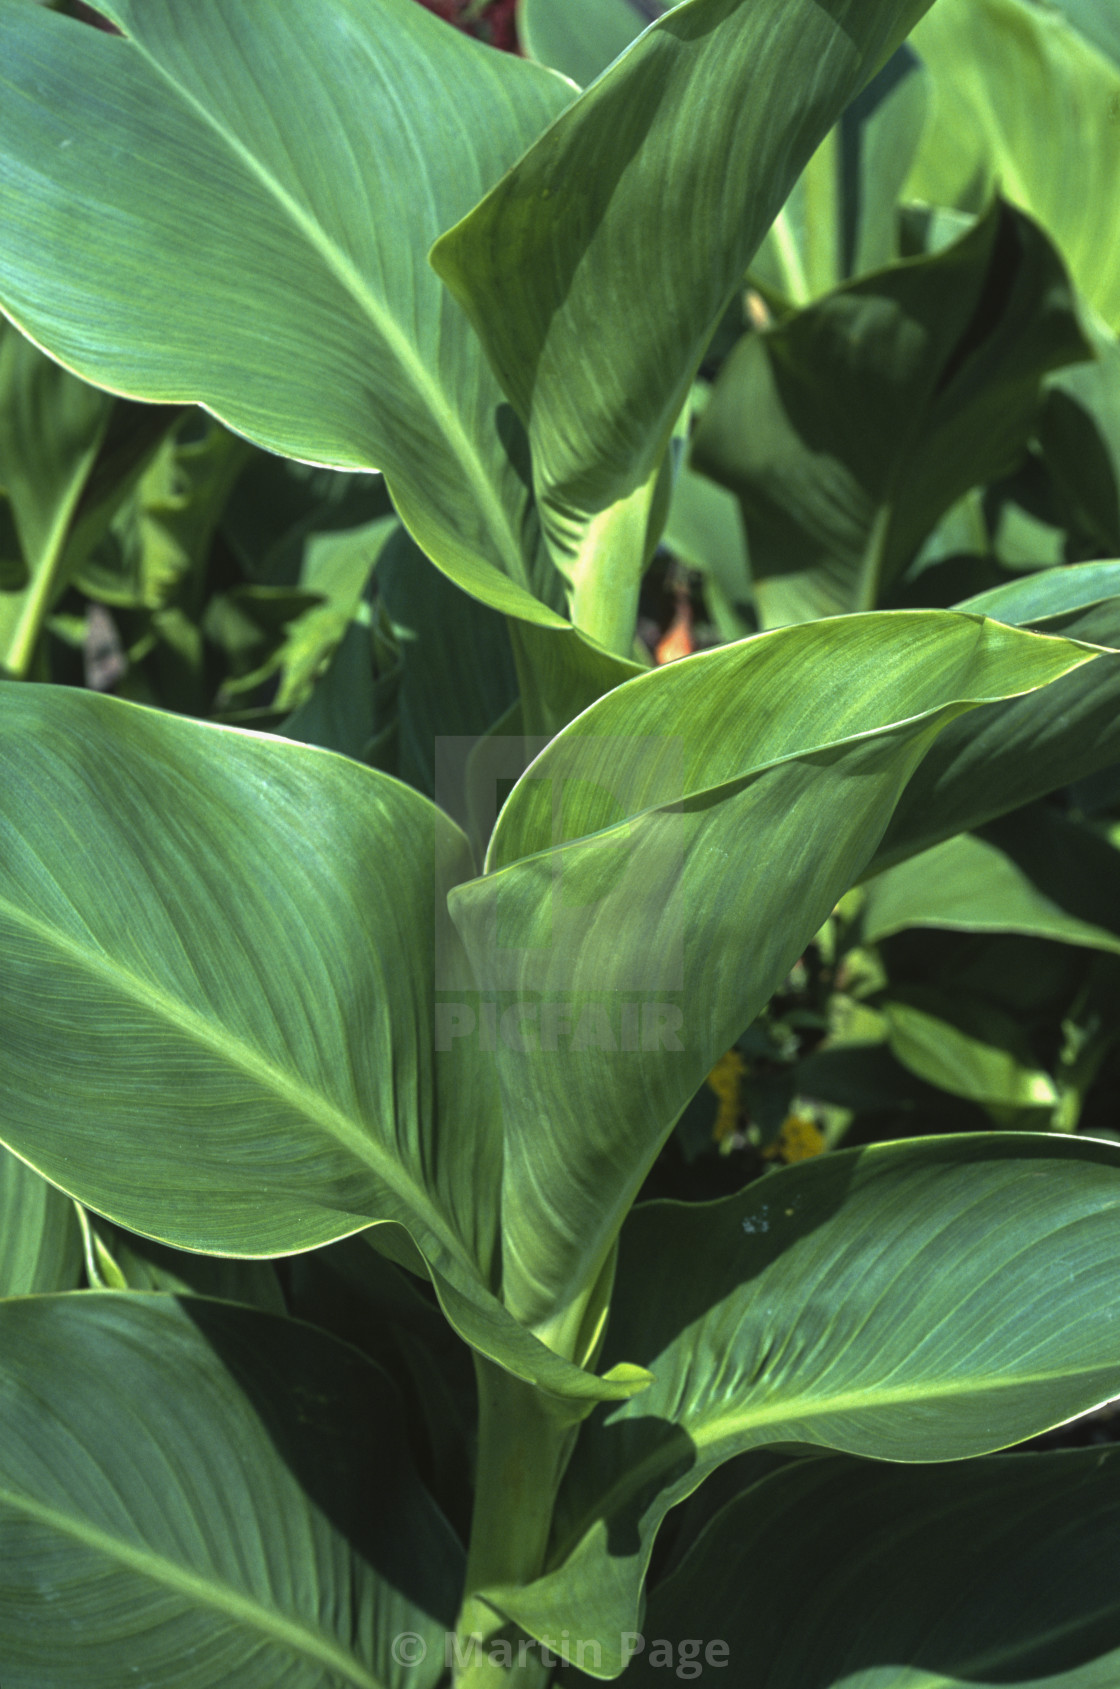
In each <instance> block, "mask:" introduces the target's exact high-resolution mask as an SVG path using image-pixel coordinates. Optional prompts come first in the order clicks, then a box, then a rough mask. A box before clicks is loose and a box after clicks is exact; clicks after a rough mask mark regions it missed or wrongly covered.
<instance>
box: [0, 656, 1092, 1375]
mask: <svg viewBox="0 0 1120 1689" xmlns="http://www.w3.org/2000/svg"><path fill="white" fill-rule="evenodd" d="M1054 649H1056V650H1057V649H1060V648H1058V647H1055V648H1054ZM1071 649H1072V648H1071ZM0 747H2V749H0V769H2V774H0V862H2V864H3V867H2V869H0V931H2V944H3V950H4V956H5V965H4V969H3V973H2V978H0V1002H2V1005H3V1019H4V1025H5V1028H6V1029H7V1030H6V1034H5V1038H4V1041H3V1046H2V1053H0V1092H2V1096H3V1102H2V1105H0V1137H2V1138H3V1139H4V1141H5V1142H6V1143H8V1144H9V1145H11V1147H12V1148H14V1149H16V1150H17V1151H18V1152H19V1153H20V1154H22V1155H24V1156H25V1157H26V1159H27V1160H28V1161H29V1162H31V1163H32V1165H33V1166H35V1167H36V1168H37V1169H38V1170H39V1171H40V1172H42V1173H43V1174H45V1175H46V1177H47V1178H49V1179H51V1180H52V1181H53V1182H54V1183H56V1184H58V1185H59V1186H61V1187H62V1188H63V1189H64V1190H66V1191H68V1192H70V1193H71V1194H72V1195H74V1196H76V1197H78V1198H79V1199H80V1200H81V1201H82V1202H84V1203H86V1204H87V1205H88V1206H90V1207H91V1208H93V1209H95V1210H97V1211H98V1212H99V1213H101V1214H104V1215H105V1216H106V1217H108V1218H109V1219H112V1220H116V1221H118V1222H119V1223H120V1224H121V1225H124V1226H126V1227H128V1228H129V1229H130V1230H132V1231H137V1232H141V1233H143V1234H145V1235H147V1236H150V1237H153V1238H155V1239H157V1240H158V1241H162V1242H165V1243H170V1244H172V1245H174V1246H176V1247H179V1248H186V1249H196V1250H203V1251H210V1252H214V1253H217V1254H228V1255H243V1256H270V1255H280V1254H289V1253H292V1252H294V1251H298V1250H305V1249H311V1248H314V1247H316V1246H317V1245H319V1244H322V1243H327V1242H330V1241H332V1240H333V1239H335V1238H340V1237H344V1236H346V1235H348V1234H349V1233H352V1232H355V1231H359V1230H361V1229H363V1228H364V1227H366V1226H368V1225H370V1224H371V1223H372V1222H375V1221H382V1222H394V1223H395V1224H393V1225H391V1226H387V1227H386V1237H387V1238H389V1237H390V1236H393V1237H395V1236H397V1234H398V1231H399V1229H400V1228H401V1227H403V1228H404V1229H405V1231H406V1232H407V1233H408V1235H409V1236H410V1237H411V1238H412V1240H413V1248H412V1251H411V1254H410V1255H409V1256H408V1259H409V1261H410V1262H412V1263H413V1264H415V1265H416V1266H417V1267H418V1269H419V1270H420V1271H423V1270H424V1268H423V1265H422V1264H421V1257H420V1256H418V1255H417V1254H416V1247H417V1246H418V1248H419V1250H420V1251H421V1255H422V1256H423V1259H424V1260H425V1261H426V1262H427V1263H428V1266H429V1268H430V1269H431V1271H432V1272H433V1274H434V1277H435V1280H436V1283H437V1285H438V1286H439V1288H440V1290H441V1294H442V1295H443V1296H444V1298H445V1307H446V1308H447V1310H448V1313H449V1317H450V1318H452V1320H453V1322H454V1323H456V1324H457V1325H458V1326H459V1328H460V1329H463V1328H464V1326H465V1327H466V1328H467V1329H468V1330H469V1331H470V1332H471V1333H472V1334H473V1336H472V1338H471V1340H472V1341H476V1342H477V1343H478V1344H479V1346H480V1347H481V1348H483V1350H484V1351H485V1352H486V1353H488V1354H491V1355H493V1354H495V1346H497V1350H496V1352H497V1355H498V1357H499V1358H502V1359H503V1360H505V1361H506V1363H507V1364H508V1365H509V1366H510V1367H511V1368H512V1369H513V1370H515V1371H519V1372H521V1373H522V1374H523V1375H524V1374H525V1373H526V1372H527V1373H528V1375H529V1376H537V1375H538V1370H539V1366H540V1365H543V1366H544V1367H545V1369H546V1371H548V1373H549V1377H550V1378H551V1379H553V1380H554V1387H555V1388H556V1389H558V1390H559V1391H561V1392H565V1391H567V1392H570V1393H574V1394H575V1395H577V1396H578V1395H583V1396H584V1397H586V1398H588V1399H591V1398H593V1397H594V1396H596V1395H597V1394H600V1393H602V1391H604V1390H605V1391H606V1393H607V1394H611V1393H612V1388H611V1387H610V1386H608V1385H602V1384H600V1383H599V1382H598V1381H597V1380H596V1379H594V1378H593V1377H590V1376H589V1375H586V1374H584V1373H582V1372H580V1371H578V1370H577V1369H575V1368H572V1367H570V1366H566V1365H565V1363H563V1362H561V1361H560V1360H559V1358H558V1357H557V1356H555V1355H549V1354H548V1353H547V1352H546V1351H545V1350H544V1349H542V1348H541V1345H540V1344H539V1343H537V1342H536V1340H535V1339H534V1338H533V1337H532V1335H531V1334H530V1333H528V1332H526V1331H523V1330H521V1329H520V1328H519V1327H517V1326H516V1325H515V1324H514V1322H513V1320H512V1319H511V1318H510V1316H509V1315H508V1314H506V1313H505V1312H504V1310H503V1309H502V1308H501V1306H500V1304H499V1303H498V1302H497V1301H496V1300H495V1298H494V1296H493V1295H492V1294H491V1291H492V1287H493V1285H494V1282H495V1278H496V1271H497V1262H496V1253H495V1252H496V1246H497V1235H496V1226H497V1206H498V1197H499V1187H500V1181H501V1125H500V1119H499V1113H498V1101H497V1090H496V1085H495V1084H494V1081H493V1078H492V1075H491V1072H490V1067H489V1064H490V1062H491V1059H492V1058H491V1057H490V1056H488V1055H487V1054H486V1053H485V1052H482V1051H480V1050H479V1049H478V1048H477V1047H475V1046H469V1047H468V1046H463V1045H459V1046H457V1047H455V1048H453V1049H451V1050H449V1051H448V1052H446V1053H441V1052H439V1051H437V1050H436V1036H435V1031H436V1029H435V1026H434V1023H433V965H434V953H435V946H436V936H437V930H436V917H437V910H438V909H439V908H440V907H441V906H442V904H443V899H444V897H445V895H446V888H447V886H448V885H449V884H451V883H453V882H454V880H455V879H456V878H458V877H461V876H462V875H463V874H465V873H468V872H469V871H470V863H469V853H468V849H467V844H466V840H465V838H464V837H463V835H462V834H461V833H460V832H459V830H458V828H457V827H455V826H454V824H453V823H452V822H451V821H449V820H448V819H447V818H446V817H445V816H443V815H442V814H441V813H440V811H438V810H437V809H436V808H435V807H434V806H433V805H432V804H431V803H429V802H428V800H427V799H426V798H423V797H421V796H420V794H419V793H416V792H413V791H411V790H410V789H409V788H408V787H406V786H403V785H400V784H399V783H398V782H397V781H395V780H391V779H389V778H388V777H387V776H385V775H382V774H378V773H375V772H374V771H373V770H371V769H368V768H364V767H362V766H360V765H359V764H357V763H355V762H352V761H350V760H348V759H346V758H343V757H337V756H333V755H331V754H330V753H329V752H325V751H320V750H316V749H313V748H311V747H309V746H304V745H296V744H292V743H288V742H285V741H283V740H280V739H272V738H267V737H264V736H261V735H257V734H252V733H243V732H239V731H237V730H235V729H231V728H221V727H214V726H210V725H206V724H203V723H199V722H193V721H188V720H184V719H182V718H177V717H173V716H170V715H162V714H158V713H156V712H155V711H148V710H144V709H140V708H137V707H136V706H133V705H129V704H122V703H119V702H117V701H116V700H114V699H108V698H103V697H97V696H94V695H93V694H90V693H83V692H78V691H73V690H67V689H61V688H59V689H56V688H52V687H46V686H34V687H26V688H24V687H16V686H9V687H5V688H4V689H3V690H2V692H0ZM441 955H442V957H443V961H442V964H441V965H442V966H443V967H444V968H445V970H449V971H448V972H446V974H445V976H444V977H446V978H447V979H452V978H454V977H455V976H454V966H455V958H454V948H453V946H452V945H451V943H450V940H449V939H448V940H447V941H446V942H444V943H443V944H442V945H441ZM47 1075H49V1083H47V1082H46V1078H45V1076H47ZM375 1235H377V1234H375ZM511 1346H512V1347H511ZM507 1351H508V1353H507ZM535 1369H536V1370H535ZM550 1387H553V1386H550ZM619 1388H622V1387H621V1386H620V1387H619Z"/></svg>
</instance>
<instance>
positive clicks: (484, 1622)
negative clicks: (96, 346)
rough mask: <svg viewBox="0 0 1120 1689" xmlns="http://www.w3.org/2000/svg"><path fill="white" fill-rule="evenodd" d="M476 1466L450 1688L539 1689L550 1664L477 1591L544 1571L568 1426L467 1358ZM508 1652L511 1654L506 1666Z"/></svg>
mask: <svg viewBox="0 0 1120 1689" xmlns="http://www.w3.org/2000/svg"><path fill="white" fill-rule="evenodd" d="M474 1363H475V1375H476V1377H477V1380H478V1460H477V1468H476V1485H475V1504H474V1515H473V1517H472V1520H471V1537H470V1544H469V1547H468V1551H467V1579H466V1590H465V1594H464V1599H463V1605H462V1609H461V1611H460V1614H459V1624H458V1628H457V1633H456V1637H455V1639H454V1660H453V1665H454V1674H455V1675H454V1681H455V1684H456V1689H467V1686H469V1689H497V1686H498V1685H505V1686H506V1689H508V1686H509V1684H510V1683H511V1681H515V1682H516V1683H517V1685H518V1689H537V1686H538V1685H543V1684H545V1683H547V1682H548V1678H549V1675H550V1673H551V1670H552V1667H551V1666H549V1665H547V1664H546V1663H545V1662H542V1660H541V1659H540V1653H539V1648H538V1645H537V1644H536V1643H534V1642H532V1641H531V1640H530V1639H528V1638H519V1635H518V1633H515V1632H512V1631H511V1628H510V1626H509V1625H508V1624H507V1621H506V1620H505V1619H504V1618H503V1617H502V1615H501V1614H500V1613H498V1612H497V1611H496V1610H495V1609H494V1608H493V1607H492V1606H491V1605H490V1603H489V1602H488V1601H486V1600H485V1599H484V1598H483V1596H482V1595H481V1593H480V1592H481V1591H483V1590H485V1589H492V1588H495V1587H498V1586H501V1585H503V1584H507V1585H508V1584H513V1585H517V1586H520V1585H524V1584H527V1583H531V1582H532V1580H533V1579H534V1578H536V1577H539V1576H540V1574H541V1573H542V1572H543V1570H544V1566H545V1555H546V1551H547V1548H548V1538H549V1532H550V1530H551V1528H552V1512H553V1506H554V1503H555V1500H556V1492H557V1490H558V1488H559V1486H560V1479H561V1478H562V1477H563V1474H564V1468H565V1466H566V1465H567V1463H568V1457H569V1455H570V1454H571V1450H572V1444H573V1442H574V1441H575V1436H576V1427H575V1426H574V1425H572V1424H571V1423H570V1422H569V1421H567V1420H565V1419H562V1418H560V1417H558V1416H557V1414H556V1413H555V1411H554V1410H553V1409H552V1408H551V1407H550V1406H549V1404H548V1402H547V1400H546V1398H545V1397H544V1396H543V1395H542V1393H541V1392H540V1391H539V1390H537V1389H535V1388H534V1387H533V1386H532V1385H531V1384H526V1383H523V1382H522V1380H521V1379H518V1378H514V1377H513V1376H512V1375H511V1374H510V1373H508V1372H505V1371H503V1370H502V1368H500V1367H498V1366H496V1365H495V1364H494V1363H493V1362H492V1361H488V1360H486V1359H485V1358H484V1357H483V1356H482V1355H479V1354H477V1353H476V1354H475V1357H474ZM507 1654H508V1655H509V1656H512V1657H511V1658H510V1659H509V1663H508V1664H507V1663H506V1659H507Z"/></svg>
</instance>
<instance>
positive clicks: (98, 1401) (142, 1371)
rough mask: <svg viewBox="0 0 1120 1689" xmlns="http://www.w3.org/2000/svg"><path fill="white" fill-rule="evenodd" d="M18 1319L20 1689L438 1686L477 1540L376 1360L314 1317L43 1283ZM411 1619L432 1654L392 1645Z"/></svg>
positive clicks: (8, 1514) (2, 1631)
mask: <svg viewBox="0 0 1120 1689" xmlns="http://www.w3.org/2000/svg"><path fill="white" fill-rule="evenodd" d="M0 1327H2V1332H3V1348H4V1372H3V1378H2V1379H0V1427H2V1433H0V1517H2V1518H3V1529H4V1534H5V1538H6V1541H7V1542H8V1543H9V1545H10V1547H11V1552H10V1553H9V1554H8V1556H7V1557H6V1560H5V1567H4V1576H3V1579H2V1581H0V1658H3V1661H4V1670H5V1673H6V1674H7V1675H8V1677H9V1680H10V1681H11V1682H12V1684H13V1685H16V1684H20V1683H25V1684H30V1683H33V1682H34V1683H50V1684H51V1685H52V1689H119V1686H120V1685H121V1684H122V1683H127V1682H130V1681H133V1680H135V1681H136V1682H138V1683H140V1682H149V1683H157V1682H158V1683H160V1684H168V1685H170V1684H171V1683H172V1682H174V1683H175V1684H176V1685H177V1686H178V1685H181V1686H182V1689H212V1686H213V1685H214V1684H215V1683H219V1682H221V1683H237V1684H239V1685H244V1686H245V1689H255V1686H257V1685H259V1686H260V1689H274V1686H275V1685H276V1684H279V1683H284V1684H285V1685H289V1684H290V1685H292V1689H297V1686H298V1689H320V1686H321V1685H325V1684H327V1683H330V1684H331V1685H332V1686H333V1685H336V1684H337V1685H338V1686H339V1689H342V1686H346V1689H428V1686H431V1685H434V1684H435V1683H437V1682H438V1681H439V1679H440V1676H441V1674H442V1670H443V1636H444V1632H445V1630H446V1629H447V1628H448V1626H449V1625H450V1624H451V1623H452V1622H453V1620H454V1615H455V1609H456V1604H457V1599H458V1595H459V1589H460V1587H461V1581H462V1576H463V1550H462V1547H461V1545H460V1544H459V1542H458V1541H457V1539H456V1538H455V1536H454V1534H453V1533H452V1531H451V1529H450V1527H449V1526H448V1524H447V1522H446V1520H445V1519H444V1518H443V1517H442V1515H441V1514H440V1513H439V1511H438V1509H437V1508H436V1506H435V1504H434V1503H433V1501H432V1499H431V1497H430V1496H429V1495H428V1493H427V1491H426V1490H425V1489H424V1488H423V1487H422V1485H421V1484H420V1482H419V1480H418V1478H417V1476H416V1473H415V1470H414V1468H413V1465H412V1462H411V1459H410V1458H409V1454H408V1448H407V1444H406V1442H405V1437H404V1427H403V1424H402V1419H401V1411H400V1406H399V1402H398V1399H397V1395H396V1392H395V1390H394V1388H393V1386H392V1384H391V1382H390V1380H389V1379H388V1378H387V1376H386V1375H385V1374H384V1373H383V1372H381V1371H380V1369H379V1368H376V1367H374V1366H372V1365H371V1364H370V1362H368V1361H366V1360H365V1359H364V1358H363V1357H362V1356H360V1355H358V1354H357V1353H356V1352H355V1351H354V1350H353V1349H351V1348H349V1347H348V1346H346V1345H343V1344H340V1343H338V1342H336V1341H335V1340H334V1339H333V1338H330V1337H327V1336H326V1335H325V1334H323V1333H322V1332H316V1331H315V1330H314V1329H313V1328H311V1327H310V1326H305V1325H301V1324H297V1323H296V1322H294V1321H291V1320H282V1319H279V1318H276V1317H274V1316H271V1315H268V1314H262V1313H258V1312H255V1311H252V1310H249V1309H245V1308H236V1307H232V1306H230V1305H229V1304H227V1303H219V1302H208V1301H203V1300H195V1299H191V1298H187V1299H185V1300H182V1301H179V1300H176V1299H174V1298H171V1297H164V1296H144V1295H129V1294H127V1293H122V1292H108V1293H104V1294H96V1293H93V1292H87V1293H85V1294H82V1295H79V1296H65V1297H44V1298H35V1299H33V1300H31V1301H26V1302H12V1303H7V1304H5V1305H4V1306H3V1307H2V1308H0ZM76 1377H77V1378H80V1379H81V1380H82V1389H81V1390H80V1391H78V1390H75V1388H74V1379H75V1378H76ZM45 1612H49V1614H50V1622H49V1623H44V1613H45ZM405 1632H408V1633H413V1634H415V1636H416V1637H417V1638H419V1640H420V1643H421V1644H423V1649H422V1650H421V1649H420V1648H418V1649H417V1655H418V1654H419V1653H420V1652H424V1653H426V1659H425V1660H424V1661H423V1663H418V1664H416V1665H411V1666H409V1665H405V1664H400V1663H398V1662H397V1661H396V1660H395V1659H394V1656H393V1650H392V1644H393V1641H394V1639H395V1638H396V1637H397V1636H398V1635H400V1634H401V1633H405ZM417 1655H413V1658H416V1657H417Z"/></svg>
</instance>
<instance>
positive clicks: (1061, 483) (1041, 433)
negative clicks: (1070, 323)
mask: <svg viewBox="0 0 1120 1689" xmlns="http://www.w3.org/2000/svg"><path fill="white" fill-rule="evenodd" d="M1089 336H1090V339H1091V341H1092V345H1093V350H1094V352H1095V353H1096V357H1095V359H1094V361H1093V362H1092V363H1091V364H1079V365H1078V366H1077V367H1076V368H1075V369H1069V370H1063V371H1062V372H1061V374H1060V375H1058V376H1056V377H1055V379H1054V380H1053V381H1052V382H1051V383H1050V386H1049V391H1048V392H1047V394H1046V403H1045V405H1044V406H1043V410H1042V415H1041V416H1040V417H1039V422H1038V441H1039V445H1040V447H1041V449H1042V455H1043V457H1044V459H1045V462H1046V467H1047V468H1048V469H1049V471H1050V474H1051V475H1052V477H1053V478H1054V481H1055V482H1056V484H1057V488H1058V491H1059V494H1060V496H1061V498H1062V499H1063V501H1064V503H1065V504H1066V506H1067V510H1068V512H1069V515H1070V517H1071V518H1072V522H1073V523H1076V524H1077V525H1078V526H1079V527H1081V528H1082V529H1083V530H1085V531H1086V532H1087V533H1088V535H1089V537H1090V539H1091V541H1092V542H1093V545H1094V547H1095V548H1096V549H1098V550H1099V551H1100V553H1101V555H1102V556H1105V557H1115V556H1116V555H1117V553H1118V552H1120V342H1118V341H1117V339H1116V337H1115V335H1113V334H1108V333H1104V332H1103V331H1101V330H1100V329H1099V328H1098V327H1097V326H1096V325H1095V324H1093V323H1090V325H1089Z"/></svg>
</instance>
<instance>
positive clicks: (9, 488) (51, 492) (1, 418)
mask: <svg viewBox="0 0 1120 1689" xmlns="http://www.w3.org/2000/svg"><path fill="white" fill-rule="evenodd" d="M111 410H112V402H111V400H109V399H108V398H107V397H106V396H105V394H104V393H99V392H97V391H96V390H95V389H94V388H92V387H87V386H86V384H85V382H84V381H76V380H75V378H74V377H73V376H72V375H70V374H69V373H68V372H67V371H66V370H64V369H59V367H58V365H57V364H52V363H51V362H50V360H49V359H47V358H44V356H43V354H42V352H40V350H39V349H38V347H37V346H33V345H32V344H31V342H30V341H28V340H25V339H24V337H23V335H21V334H17V333H16V331H15V330H14V329H13V328H11V327H7V326H5V328H4V332H3V333H2V334H0V487H2V488H3V490H4V492H5V493H6V494H7V496H8V501H9V504H10V507H11V515H12V520H13V523H14V526H15V532H16V535H17V537H18V540H19V545H20V550H21V552H22V557H23V562H24V564H25V567H26V570H27V574H28V580H27V582H26V585H24V586H22V587H21V588H19V590H17V592H16V593H14V594H13V595H12V596H10V597H9V596H7V595H5V596H4V597H2V598H0V676H3V675H5V674H7V675H9V676H11V675H15V676H21V677H22V676H24V675H26V673H27V671H28V669H29V668H30V666H31V659H32V657H33V656H34V654H35V647H36V645H37V643H38V639H39V635H40V633H41V632H42V628H43V623H44V621H45V620H46V617H47V615H48V613H49V612H50V610H51V609H52V608H53V606H54V601H55V599H56V598H57V596H58V594H59V593H60V591H61V590H62V587H63V585H64V584H65V572H64V564H65V560H66V541H67V537H68V535H69V531H70V526H71V523H72V522H73V520H74V515H75V512H76V510H77V507H78V501H79V499H80V498H81V495H82V492H83V490H84V488H85V485H86V482H87V481H88V479H89V476H90V473H91V471H92V469H93V466H94V463H95V462H96V459H97V453H98V448H99V447H100V445H101V441H102V439H103V438H104V435H105V430H106V427H107V425H108V421H109V414H110V411H111Z"/></svg>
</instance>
